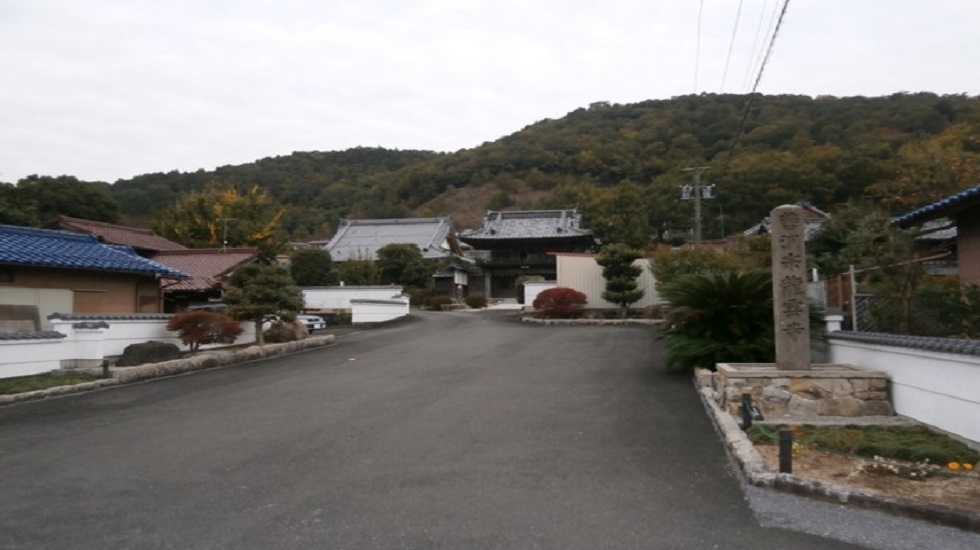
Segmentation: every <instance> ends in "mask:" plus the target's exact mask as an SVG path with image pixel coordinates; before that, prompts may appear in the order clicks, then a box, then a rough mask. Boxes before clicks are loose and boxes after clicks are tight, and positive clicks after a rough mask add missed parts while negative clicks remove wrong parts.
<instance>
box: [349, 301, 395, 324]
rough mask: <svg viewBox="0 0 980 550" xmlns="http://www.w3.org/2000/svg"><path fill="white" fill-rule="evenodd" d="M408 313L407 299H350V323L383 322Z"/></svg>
mask: <svg viewBox="0 0 980 550" xmlns="http://www.w3.org/2000/svg"><path fill="white" fill-rule="evenodd" d="M408 313H409V299H408V298H400V299H398V300H351V323H353V324H355V325H356V324H360V323H383V322H385V321H392V320H395V319H398V318H400V317H405V316H406V315H408Z"/></svg>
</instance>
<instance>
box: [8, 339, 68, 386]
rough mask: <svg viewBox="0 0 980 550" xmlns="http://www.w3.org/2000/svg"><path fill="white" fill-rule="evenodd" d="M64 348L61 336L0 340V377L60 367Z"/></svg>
mask: <svg viewBox="0 0 980 550" xmlns="http://www.w3.org/2000/svg"><path fill="white" fill-rule="evenodd" d="M66 349H70V348H68V347H66V346H65V344H64V339H63V338H55V339H50V340H48V339H45V340H39V339H28V340H0V355H2V357H0V378H12V377H14V376H29V375H31V374H40V373H43V372H51V371H53V370H56V369H58V368H60V367H61V360H62V358H63V357H64V352H65V350H66Z"/></svg>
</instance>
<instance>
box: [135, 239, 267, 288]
mask: <svg viewBox="0 0 980 550" xmlns="http://www.w3.org/2000/svg"><path fill="white" fill-rule="evenodd" d="M258 254H259V251H258V249H256V248H229V249H227V250H222V249H220V248H199V249H184V250H166V251H163V252H159V253H157V254H155V255H154V256H153V260H154V261H155V262H158V263H161V264H164V265H167V266H170V267H173V268H176V269H179V270H180V271H183V272H184V273H187V274H188V275H190V276H191V278H190V279H187V280H185V281H180V282H179V283H177V284H173V285H168V286H167V287H166V290H167V291H173V290H209V289H213V288H218V287H219V286H220V285H221V280H222V278H223V277H224V276H225V275H227V274H229V273H230V272H231V271H232V270H234V269H235V268H236V267H238V266H240V265H242V264H245V263H248V262H251V261H252V260H254V259H255V258H256V257H257V256H258Z"/></svg>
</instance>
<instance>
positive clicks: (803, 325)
mask: <svg viewBox="0 0 980 550" xmlns="http://www.w3.org/2000/svg"><path fill="white" fill-rule="evenodd" d="M769 226H770V228H771V234H772V298H773V300H772V303H773V316H774V319H775V328H776V335H775V337H776V368H777V369H780V370H808V369H809V368H810V314H809V306H808V304H807V293H806V256H805V247H804V232H803V229H804V219H803V209H802V208H801V207H799V206H795V205H783V206H777V207H776V208H774V209H773V211H772V212H770V214H769Z"/></svg>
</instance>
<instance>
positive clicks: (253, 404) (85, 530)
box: [0, 313, 949, 550]
mask: <svg viewBox="0 0 980 550" xmlns="http://www.w3.org/2000/svg"><path fill="white" fill-rule="evenodd" d="M649 334H650V331H649V329H642V328H611V327H610V328H596V327H589V328H586V327H571V328H562V327H546V326H528V325H522V324H520V323H518V322H516V321H515V320H514V317H513V314H512V313H438V314H417V315H415V316H414V317H413V319H411V320H408V321H406V322H403V323H399V324H396V325H392V326H387V327H383V328H379V329H374V330H370V331H364V332H355V333H351V334H346V335H343V336H341V337H340V338H338V344H337V345H336V346H333V347H330V348H326V349H320V350H316V351H310V352H306V353H302V354H297V355H292V356H288V357H280V358H276V359H271V360H264V361H258V362H254V363H250V364H245V365H239V366H235V367H229V368H224V369H216V370H212V371H207V372H201V373H197V374H193V375H189V376H183V377H177V378H169V379H163V380H157V381H152V382H148V383H144V384H138V385H132V386H127V387H120V388H115V389H109V390H104V391H99V392H94V393H89V394H84V395H78V396H70V397H65V398H60V399H54V400H50V401H45V402H37V403H27V404H23V405H16V406H11V407H6V408H3V409H0V548H6V549H14V548H18V549H19V548H32V549H34V548H37V549H68V548H71V549H78V548H91V549H143V548H147V549H150V548H152V549H158V548H172V549H209V548H214V549H262V550H273V549H292V548H317V549H330V550H343V549H350V550H360V549H447V550H457V549H458V550H462V549H490V548H494V549H530V548H542V549H561V550H573V549H589V550H596V549H621V550H627V549H634V548H635V549H641V548H642V549H660V548H662V549H699V550H700V549H711V548H725V549H781V550H786V549H790V550H808V549H844V548H857V547H858V546H852V545H850V544H848V543H844V542H839V541H835V540H831V539H827V538H822V537H819V536H814V535H808V534H804V533H802V532H799V531H797V526H795V525H793V521H792V520H786V519H785V518H782V519H781V518H780V515H781V514H782V515H783V516H785V515H786V511H787V510H792V509H793V508H794V507H796V506H805V504H801V502H802V501H801V500H800V499H796V498H795V497H787V498H792V499H794V500H792V501H791V502H786V503H783V502H782V501H776V500H772V499H769V497H768V496H766V495H761V496H760V495H755V496H752V495H751V494H750V497H751V499H750V500H751V501H752V505H751V506H750V503H749V501H748V500H747V498H746V496H745V494H743V490H742V488H741V487H740V484H739V482H738V479H737V478H736V477H735V475H734V474H733V473H732V472H731V470H730V466H729V462H728V460H727V458H726V456H725V453H724V451H723V448H722V446H721V444H720V443H719V440H718V437H717V435H716V434H715V432H714V431H713V429H712V427H711V424H710V422H709V420H708V419H707V417H706V415H705V412H704V409H703V407H702V405H701V403H700V402H699V400H698V398H697V395H696V392H695V391H694V388H693V386H692V384H691V382H690V380H689V379H687V378H683V377H671V376H666V375H664V374H662V373H661V370H660V368H659V364H660V362H661V353H662V352H661V348H660V345H659V344H657V343H656V342H654V341H653V340H652V339H651V338H650V336H649ZM783 497H786V496H785V495H783V496H781V497H780V498H783ZM773 503H775V505H774V506H770V507H771V509H769V510H766V506H767V505H772V504H773ZM822 506H826V505H822ZM830 508H834V509H836V508H837V507H830ZM753 509H755V510H756V512H753ZM801 509H804V510H808V508H801ZM831 512H832V511H831ZM756 513H759V516H758V517H760V518H762V523H760V520H759V519H757V515H756ZM814 517H816V518H818V519H819V520H820V521H831V522H833V521H838V520H837V519H833V517H831V516H827V517H828V518H830V519H826V518H825V517H824V516H820V515H819V514H816V513H815V515H814ZM874 521H877V520H875V519H871V520H868V519H863V518H862V519H861V522H862V529H864V530H874ZM906 523H907V522H906ZM767 525H768V526H767ZM774 525H778V526H780V527H775V526H774ZM782 527H789V528H788V529H786V528H782ZM824 529H825V530H826V529H830V530H833V528H832V527H828V526H827V525H824ZM933 542H937V541H933ZM878 544H879V547H881V548H890V547H893V546H890V543H887V542H885V543H878ZM894 547H895V548H898V547H899V546H894ZM929 547H934V548H946V547H949V546H946V545H943V544H938V545H935V546H932V545H930V546H929Z"/></svg>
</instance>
